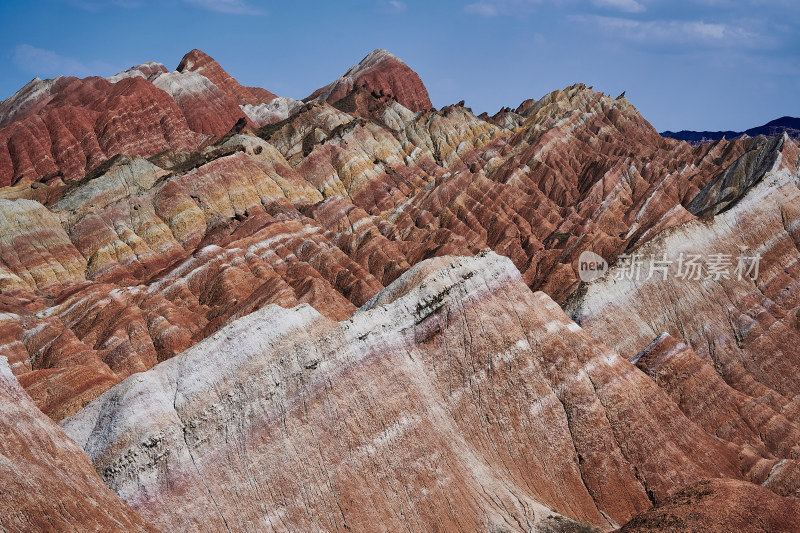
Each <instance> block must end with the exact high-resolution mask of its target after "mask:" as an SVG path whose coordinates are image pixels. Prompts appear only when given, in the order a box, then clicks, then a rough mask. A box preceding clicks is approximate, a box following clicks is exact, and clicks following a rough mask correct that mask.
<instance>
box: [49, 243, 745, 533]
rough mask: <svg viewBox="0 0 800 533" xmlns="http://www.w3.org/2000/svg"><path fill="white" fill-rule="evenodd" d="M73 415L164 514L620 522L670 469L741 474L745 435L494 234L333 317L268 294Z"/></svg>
mask: <svg viewBox="0 0 800 533" xmlns="http://www.w3.org/2000/svg"><path fill="white" fill-rule="evenodd" d="M210 390H213V391H215V392H214V394H213V396H209V393H208V391H210ZM101 418H102V420H103V421H102V422H100V419H101ZM63 427H64V428H65V429H66V431H67V432H68V434H69V435H71V436H72V437H73V438H74V439H75V440H76V442H78V443H79V444H81V445H82V446H83V447H84V449H86V450H87V453H89V455H90V457H91V458H92V459H93V460H94V463H95V467H96V468H97V470H98V472H99V473H100V474H101V475H102V476H103V478H104V479H105V481H106V482H107V483H108V484H109V486H111V487H112V488H113V489H114V490H115V491H116V492H117V493H118V494H120V495H121V496H122V497H123V498H124V499H126V501H128V502H129V503H130V504H131V505H132V506H133V507H134V509H136V510H138V511H139V512H140V513H141V514H142V515H143V516H144V517H146V518H147V519H149V520H151V521H152V522H153V523H154V524H157V525H158V526H159V527H162V528H163V529H165V530H177V529H178V528H180V527H181V525H182V524H183V525H184V526H183V527H185V524H186V523H187V521H188V523H192V524H196V525H197V526H198V527H199V526H200V524H219V525H221V527H224V526H222V524H225V523H228V524H229V526H230V525H231V524H233V526H234V527H235V528H236V529H239V530H246V529H248V527H250V526H248V524H251V523H252V524H259V525H261V526H262V527H268V528H269V527H271V528H274V529H282V528H284V527H286V526H281V522H279V521H278V520H277V518H278V517H283V523H286V522H289V523H291V524H292V525H293V527H300V528H317V527H322V526H323V525H324V524H327V526H326V527H332V526H333V527H337V528H338V527H344V524H348V525H349V527H352V528H355V529H359V530H360V529H364V528H367V527H368V525H369V524H380V523H385V522H384V521H385V520H386V517H387V516H395V517H396V518H397V520H401V522H403V523H406V522H407V523H408V524H409V526H413V527H416V528H423V529H431V528H434V527H435V525H436V524H438V523H441V522H442V521H444V523H445V524H447V526H448V527H450V528H457V527H461V528H467V529H475V528H480V527H482V526H485V525H491V524H499V523H502V522H504V521H507V520H513V521H515V522H516V521H519V522H522V523H529V524H531V525H537V524H540V523H541V522H542V520H544V519H545V518H547V517H549V516H550V515H552V514H555V513H553V512H551V511H550V509H551V508H552V509H556V510H558V511H559V512H561V513H564V514H566V515H567V516H570V517H571V518H574V519H577V520H580V521H582V522H590V523H592V524H594V525H598V526H602V527H605V528H606V529H608V528H610V527H611V526H613V525H614V524H618V523H624V522H626V521H627V520H628V519H630V518H631V517H632V516H634V515H635V514H636V513H637V512H639V511H642V510H645V509H646V508H648V507H649V506H650V500H649V499H648V494H650V495H651V497H653V498H656V499H658V500H660V499H663V498H664V497H666V495H667V494H669V493H670V491H671V488H672V486H673V484H674V483H676V482H680V483H687V484H688V483H692V482H694V481H696V480H700V479H704V478H707V477H732V478H735V477H738V476H739V471H738V468H737V464H736V463H737V460H736V454H735V452H734V451H733V450H732V449H729V448H728V447H727V446H725V445H724V444H723V443H721V442H719V441H716V440H714V439H713V438H712V437H711V436H710V435H709V434H708V433H706V432H705V431H703V430H702V429H701V428H700V427H698V426H697V425H695V424H693V423H692V422H691V421H689V420H688V419H687V418H686V417H685V416H683V415H682V413H681V412H680V410H679V409H678V408H677V407H676V406H675V404H674V403H672V402H671V401H670V400H669V399H668V397H667V395H666V394H665V393H664V392H662V391H661V390H660V389H659V388H658V386H657V385H656V384H655V383H654V382H653V381H651V380H650V379H648V378H647V376H646V375H645V374H643V373H641V372H636V371H635V368H634V367H633V366H632V365H631V364H630V363H628V362H627V361H626V360H624V359H623V358H621V357H619V356H618V355H617V354H615V353H613V352H611V351H610V350H609V349H607V348H606V347H605V346H603V345H602V344H601V343H599V342H598V341H597V340H595V339H594V338H592V337H591V336H590V335H588V334H587V333H585V332H583V331H582V330H581V329H580V328H579V327H577V326H576V325H575V324H574V323H572V322H571V321H570V320H569V319H568V318H567V317H566V315H564V313H563V311H562V310H561V309H560V308H559V307H558V305H556V304H555V303H554V302H553V301H552V300H551V299H550V298H548V297H547V296H546V295H544V294H543V293H535V294H534V293H532V292H531V291H530V290H529V289H528V287H526V286H525V284H524V283H523V281H522V278H521V276H520V274H519V272H518V271H517V270H516V268H515V267H514V266H513V264H512V263H511V261H510V260H508V259H507V258H504V257H500V256H497V255H495V254H493V253H488V254H483V256H482V257H479V258H475V259H472V258H439V259H432V260H428V261H425V262H423V263H420V264H419V265H417V266H415V267H414V268H412V269H411V270H409V271H408V272H407V273H406V274H404V275H403V276H401V277H400V278H399V279H398V280H396V281H395V282H394V283H393V284H392V285H390V286H389V287H388V288H387V289H385V290H384V291H382V292H380V293H378V295H377V296H376V297H375V298H374V299H373V300H372V301H370V303H369V304H368V305H367V306H365V307H363V308H362V309H361V310H360V311H359V312H358V313H356V314H355V315H354V316H353V317H352V318H351V319H349V320H346V321H344V322H340V323H338V324H337V323H335V322H332V321H330V320H328V319H325V318H324V317H322V316H321V315H320V314H319V313H318V312H316V311H314V310H313V309H312V308H311V307H309V306H301V307H296V308H294V309H290V310H284V309H280V308H277V307H268V308H265V309H262V310H261V311H258V312H256V313H253V314H250V315H248V316H247V317H245V318H242V319H240V320H238V321H236V322H234V323H232V324H231V325H230V326H228V327H226V328H223V329H222V330H220V331H218V332H217V333H215V334H213V335H212V336H211V337H210V338H208V339H206V340H205V341H203V342H201V343H200V344H198V345H196V346H195V347H194V348H192V349H190V350H188V351H186V352H184V353H183V354H181V355H180V356H178V357H176V358H174V359H172V360H170V361H169V362H167V363H165V364H164V365H160V366H158V367H157V368H155V369H153V370H151V371H149V372H146V373H144V374H139V375H137V376H133V377H131V378H129V379H128V380H126V381H125V382H123V383H121V384H120V385H118V386H116V387H114V388H113V389H111V390H110V391H108V392H107V393H106V394H104V395H103V396H101V397H100V398H98V400H96V401H95V402H93V403H92V404H90V405H89V406H87V408H85V409H84V410H82V411H81V412H79V413H78V414H76V415H75V416H74V417H72V418H70V419H69V420H67V421H65V422H64V423H63ZM645 427H646V428H648V430H647V431H645V432H642V431H641V428H645ZM633 428H638V429H633ZM498 442H502V443H504V445H503V446H502V447H498V445H497V443H498ZM620 442H622V443H624V444H619V443H620ZM668 443H669V444H668ZM236 450H243V452H242V453H239V452H237V451H236ZM301 450H304V451H301ZM306 452H309V453H306ZM130 458H134V459H133V460H131V459H130ZM290 465H292V466H290ZM504 465H505V466H504ZM637 476H638V477H637ZM255 479H258V480H259V483H258V485H254V484H253V483H252V480H255ZM679 480H680V481H679ZM534 481H535V483H534ZM445 485H446V486H447V489H446V490H443V491H437V490H436V489H437V487H440V488H442V487H443V486H445ZM381 487H383V488H381ZM412 489H413V490H412ZM306 493H307V494H314V495H315V496H314V498H313V500H311V501H308V502H305V503H304V501H303V497H302V494H306ZM368 494H373V496H372V497H371V498H368V497H367V495H368ZM481 494H483V495H485V496H488V497H486V498H484V497H480V496H479V495H481ZM181 502H184V503H186V502H192V503H191V504H181ZM256 502H259V503H258V504H257V503H256ZM337 502H338V503H337ZM365 502H367V503H365ZM178 508H179V509H178ZM456 508H457V509H459V511H458V513H455V512H454V511H453V510H452V509H456ZM172 509H176V510H175V511H172ZM401 509H403V513H401V512H400V510H401ZM604 513H605V516H604ZM386 526H387V529H392V528H394V527H396V523H395V524H394V526H393V527H392V528H388V526H389V524H386ZM253 527H254V528H256V526H253ZM379 528H381V527H380V526H379ZM381 529H383V528H381Z"/></svg>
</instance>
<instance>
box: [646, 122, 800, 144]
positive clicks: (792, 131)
mask: <svg viewBox="0 0 800 533" xmlns="http://www.w3.org/2000/svg"><path fill="white" fill-rule="evenodd" d="M784 133H786V134H788V135H789V136H790V137H792V138H793V139H795V140H798V139H800V118H797V117H790V116H783V117H780V118H777V119H775V120H771V121H769V122H767V123H766V124H764V125H762V126H756V127H754V128H750V129H747V130H745V131H730V130H728V131H693V130H681V131H664V132H661V135H663V136H664V137H670V138H672V139H678V140H681V141H688V142H690V143H695V144H704V143H709V142H713V141H716V140H719V139H722V138H726V139H739V138H743V137H744V136H747V137H757V136H759V135H765V136H768V137H774V136H776V135H783V134H784Z"/></svg>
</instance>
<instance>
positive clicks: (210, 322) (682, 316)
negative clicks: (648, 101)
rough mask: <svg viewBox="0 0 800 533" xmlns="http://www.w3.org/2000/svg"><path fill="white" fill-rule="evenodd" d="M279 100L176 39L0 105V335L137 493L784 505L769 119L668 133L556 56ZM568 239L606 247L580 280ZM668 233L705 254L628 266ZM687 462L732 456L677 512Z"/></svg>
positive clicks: (779, 186) (791, 437)
mask: <svg viewBox="0 0 800 533" xmlns="http://www.w3.org/2000/svg"><path fill="white" fill-rule="evenodd" d="M307 100H308V101H307V102H306V103H303V102H298V101H295V100H292V99H289V98H275V97H274V95H272V94H271V93H267V92H266V91H263V90H255V89H252V88H247V87H244V86H242V85H240V84H239V83H238V82H236V81H235V80H234V79H233V78H231V77H230V76H229V75H228V74H227V73H226V72H225V71H224V70H223V69H222V67H220V66H219V65H218V64H217V63H216V62H214V61H213V60H212V59H211V58H210V57H208V56H206V55H205V54H203V53H202V52H199V51H196V50H195V51H193V52H190V53H189V54H187V56H185V57H184V59H183V61H181V64H180V66H179V68H178V69H177V70H176V71H174V72H169V71H168V70H167V69H166V67H164V66H163V65H160V64H158V63H145V64H142V65H139V66H137V67H133V68H131V69H129V70H127V71H125V72H122V73H120V74H118V75H117V76H114V77H112V78H110V79H108V80H106V79H101V78H87V79H85V80H77V79H74V78H58V79H56V80H48V81H42V80H38V81H37V80H34V81H33V82H31V84H29V85H28V86H26V87H25V88H24V89H23V90H21V91H20V92H19V93H18V94H17V95H15V96H14V97H12V98H10V99H9V100H6V101H5V102H2V103H0V110H2V112H3V115H2V117H0V124H3V129H2V130H0V135H8V136H9V137H8V139H9V141H8V142H7V143H5V144H4V145H0V147H5V148H0V183H6V184H9V185H8V186H5V187H0V259H1V260H2V261H0V313H2V314H0V347H1V348H0V349H2V352H1V353H2V355H4V356H5V357H7V358H8V361H9V365H10V369H11V371H12V372H13V374H14V376H15V377H16V379H17V380H18V381H19V383H20V384H21V385H22V386H23V387H24V389H25V391H26V392H27V393H28V394H29V395H30V397H31V398H32V399H33V401H34V402H35V404H36V406H37V407H39V408H40V409H41V410H42V411H43V412H44V413H46V414H47V415H49V416H50V417H51V418H52V419H54V420H56V421H60V420H64V419H67V418H69V420H68V421H66V422H64V424H65V427H66V428H68V430H69V433H70V435H72V436H74V438H75V439H76V441H77V442H79V444H80V445H81V446H82V447H83V448H84V449H85V450H86V451H87V453H89V455H90V457H91V458H92V461H93V463H94V464H95V467H96V469H97V472H98V474H99V475H100V476H101V477H102V478H103V480H104V481H105V482H106V483H107V484H108V485H109V486H111V487H112V488H113V490H114V491H116V492H117V494H119V495H120V496H121V497H122V498H123V499H124V500H125V501H127V502H128V503H129V504H130V505H131V506H133V507H134V508H135V509H136V510H138V511H139V512H141V513H142V514H143V515H144V516H145V518H146V519H147V520H149V521H151V522H152V523H153V524H155V525H156V526H157V527H159V528H163V529H164V530H167V531H170V530H175V531H180V530H182V527H184V526H185V524H186V523H192V524H193V526H192V527H193V528H196V529H200V530H203V529H204V528H205V529H206V530H209V531H217V530H219V529H224V528H225V527H228V528H230V529H231V530H242V531H248V530H308V529H315V530H317V529H325V530H344V529H351V530H375V529H376V528H377V529H379V530H380V529H384V530H397V529H407V530H412V531H429V530H436V529H441V530H459V529H461V530H483V529H487V530H491V531H503V530H529V529H530V528H538V529H539V530H542V531H549V530H555V531H559V530H570V529H569V528H577V527H580V526H579V525H578V524H579V523H585V524H590V525H591V526H592V527H599V528H601V529H604V530H611V529H614V528H617V527H619V526H622V525H623V524H625V523H628V522H630V521H631V520H633V522H631V524H639V526H641V524H646V525H647V527H651V526H654V524H655V525H657V523H658V520H660V519H659V518H657V517H666V516H668V515H667V514H664V513H665V512H666V511H664V509H666V507H664V506H668V508H669V509H674V510H675V513H677V514H676V515H675V516H677V515H678V514H679V515H680V516H682V517H683V518H682V519H687V520H688V519H689V518H692V517H698V516H699V517H700V518H698V520H699V522H697V524H702V523H705V521H708V523H709V524H716V523H719V524H733V523H735V522H725V521H722V522H714V521H713V520H715V519H716V518H720V519H722V518H724V517H723V515H722V514H720V515H719V516H716V515H715V516H716V518H715V516H711V515H712V514H713V513H714V512H716V511H714V510H715V509H720V507H715V506H714V505H717V504H716V503H713V502H719V501H721V500H722V499H724V498H727V497H730V498H732V499H735V500H736V501H744V500H746V497H745V496H744V495H746V494H751V493H752V494H754V496H753V501H752V505H747V506H744V507H743V508H742V511H741V514H739V515H737V516H738V517H740V518H742V517H744V518H743V519H748V520H749V519H752V520H754V521H758V520H759V516H760V513H762V511H761V510H759V508H758V505H759V502H764V505H767V506H772V505H778V504H779V503H780V502H782V501H783V500H781V499H772V496H770V495H772V494H774V495H775V498H787V501H790V502H792V501H795V500H794V499H793V498H796V497H797V496H798V494H800V493H798V489H800V463H798V461H799V460H800V457H798V453H800V449H799V448H798V442H800V440H799V439H800V411H798V403H797V398H800V391H799V390H798V383H800V379H798V374H797V372H798V371H797V368H798V363H800V361H797V358H796V357H795V354H794V352H793V351H792V347H793V346H795V345H797V341H798V339H797V336H798V324H800V323H798V321H797V310H796V308H797V303H796V301H795V300H797V297H796V294H797V283H796V278H797V272H798V271H800V270H798V268H797V261H798V257H797V256H798V252H797V250H798V247H797V246H796V243H797V242H798V240H797V238H796V237H797V236H796V235H795V233H796V229H797V227H798V219H799V218H800V194H798V187H797V183H798V176H800V166H798V165H799V163H798V161H800V159H799V158H798V153H797V152H798V149H797V145H796V143H795V142H794V141H793V140H792V139H790V138H788V137H785V136H784V137H774V138H763V137H760V138H753V139H745V140H738V141H724V140H722V141H718V142H716V143H713V144H707V145H703V146H698V147H692V146H690V145H688V144H686V143H681V142H678V141H675V140H671V139H665V138H662V137H661V136H659V135H658V133H657V132H656V131H655V130H654V129H653V128H652V127H651V126H650V124H648V123H647V122H646V121H645V120H644V119H643V118H642V117H641V116H640V115H639V113H638V111H637V110H636V109H635V108H634V107H633V105H632V104H631V103H630V102H628V101H627V100H626V99H625V98H624V97H621V98H617V99H613V98H609V97H608V96H606V95H604V94H602V93H597V92H595V91H593V90H591V89H590V88H587V87H585V86H583V85H580V84H579V85H575V86H572V87H568V88H566V89H565V90H561V91H555V92H553V93H550V94H548V95H546V96H545V97H543V98H542V99H541V100H527V101H525V102H523V103H522V104H521V105H520V106H519V107H517V108H516V109H511V108H505V109H503V110H501V111H500V112H499V113H497V114H496V115H494V116H488V115H482V116H481V117H476V116H475V115H474V114H473V113H472V111H471V110H470V109H469V108H467V107H465V106H464V105H463V103H460V104H456V105H453V106H447V107H445V108H443V109H441V110H434V109H431V106H430V100H429V98H428V96H427V92H426V91H425V88H424V85H422V83H421V81H419V77H418V76H417V75H416V74H415V73H414V72H413V71H412V70H411V69H410V68H409V67H407V66H406V65H405V64H403V63H402V62H401V61H400V60H398V59H397V58H394V56H391V54H388V53H387V52H385V51H380V50H379V51H376V52H374V53H373V54H370V55H369V56H367V58H365V59H364V60H363V61H362V63H361V64H359V65H358V66H357V67H353V68H351V69H350V70H349V71H348V72H347V73H346V74H345V75H344V76H343V77H342V78H340V79H339V80H336V81H335V82H334V83H332V84H330V85H328V86H325V87H323V88H322V89H320V90H319V91H317V92H316V93H315V94H314V95H312V96H311V97H309V99H307ZM134 104H135V105H134ZM106 106H108V109H107V108H106ZM137 106H138V107H137ZM112 110H113V111H112ZM137 110H138V111H137ZM64 114H66V115H64ZM61 115H64V117H66V118H64V121H62V122H61V124H64V125H65V126H64V127H66V128H67V129H68V130H69V131H70V132H72V133H71V134H70V135H72V137H69V138H68V137H67V136H66V134H65V133H64V132H63V131H62V129H59V128H60V126H59V127H57V126H58V125H56V126H53V124H56V123H55V122H53V120H55V118H52V117H60V116H61ZM67 115H69V116H68V117H67ZM73 115H74V116H84V119H85V123H86V124H85V126H86V127H85V128H83V129H81V130H80V131H79V132H78V131H77V130H74V128H75V127H77V126H75V124H81V122H80V121H78V122H76V121H74V120H73V119H72V118H70V117H72V116H73ZM62 118H63V117H62ZM59 120H60V119H59ZM81 120H83V119H81ZM41 124H44V128H43V129H42V128H41V127H39V126H37V125H41ZM173 126H174V127H173ZM37 128H39V129H37ZM98 128H99V129H98ZM62 134H63V135H62ZM60 139H62V140H63V139H66V140H63V142H62V140H60ZM69 139H72V140H69ZM75 143H78V144H75ZM95 144H96V145H97V146H98V147H99V148H97V149H96V148H95ZM59 147H63V148H64V150H61V148H59ZM4 149H7V151H6V152H4V151H3V150H4ZM4 154H5V155H4ZM3 165H6V166H3ZM487 250H492V252H490V251H487ZM586 250H591V251H593V252H595V253H597V254H599V255H601V256H602V257H604V258H605V259H607V260H608V261H609V262H610V263H611V264H612V268H611V270H610V271H609V273H608V274H607V275H606V276H605V277H604V278H602V279H599V280H596V281H594V282H592V283H588V284H587V283H583V282H581V281H580V278H579V271H580V265H579V256H580V254H581V253H582V252H583V251H586ZM681 253H683V254H684V257H687V256H688V254H690V253H702V254H705V255H706V256H708V255H709V254H716V255H717V256H719V257H720V258H722V257H724V258H727V260H728V261H730V262H731V265H730V275H729V276H728V277H727V278H724V277H714V276H708V272H707V271H703V272H702V273H701V274H702V275H701V276H700V277H699V278H698V279H694V278H692V279H677V278H675V276H674V275H671V276H668V277H667V278H666V279H663V278H662V277H661V276H660V275H656V276H649V277H648V276H647V273H648V271H649V267H650V265H651V263H652V262H653V258H659V259H664V258H665V257H664V256H665V254H666V259H668V260H671V261H673V263H674V265H673V268H677V262H678V260H679V259H678V258H679V257H680V255H681ZM476 254H477V255H478V257H477V258H473V256H476ZM495 254H499V255H495ZM632 255H636V257H637V258H641V261H640V260H639V259H637V263H636V264H638V265H639V266H638V268H639V269H640V271H641V272H643V273H644V274H645V275H644V276H643V277H641V278H640V279H630V276H626V275H624V274H625V269H626V268H628V267H627V266H626V265H627V264H628V263H626V261H628V262H630V258H631V256H632ZM501 256H502V257H501ZM651 256H652V257H651ZM754 256H758V257H760V258H761V261H760V272H759V273H758V276H756V277H755V278H753V277H752V271H751V272H747V273H746V272H741V274H744V275H742V276H740V275H738V274H737V273H736V272H735V271H734V270H733V268H734V267H735V266H736V262H737V261H738V259H739V258H740V257H754ZM639 262H640V263H641V264H639ZM617 278H619V279H617ZM706 278H708V279H706ZM532 291H533V292H532ZM560 306H564V308H566V310H567V311H568V313H569V316H571V317H572V318H573V319H574V320H575V321H576V323H573V322H572V321H571V320H570V319H569V318H567V316H566V315H565V314H564V312H562V311H561V307H560ZM578 324H579V325H578ZM259 328H260V329H259ZM154 367H155V368H154ZM109 389H111V390H109ZM210 391H213V392H210ZM92 400H95V401H94V402H93V403H89V402H92ZM87 404H88V405H87ZM70 417H71V418H70ZM387 450H388V451H387ZM709 479H723V480H733V481H731V483H732V484H731V483H728V482H727V481H726V482H724V483H722V484H718V485H714V487H713V490H712V489H708V494H710V496H708V497H706V496H705V495H704V496H703V498H701V500H702V501H701V504H702V505H701V507H700V508H702V509H705V510H703V512H702V513H701V514H698V515H691V516H689V515H690V514H691V512H690V511H684V510H683V509H684V507H682V506H684V505H685V502H684V500H680V501H679V500H675V499H674V498H676V497H677V496H676V495H677V494H678V493H679V492H680V491H681V490H684V489H685V490H689V489H690V488H691V487H693V486H698V485H697V484H698V483H704V482H706V480H709ZM204 480H206V481H207V483H206V484H204ZM714 483H716V482H714ZM751 484H756V485H762V486H763V488H764V490H767V491H769V494H770V495H767V496H764V493H763V492H759V491H757V490H755V489H754V487H753V486H752V485H751ZM412 488H413V489H412ZM698 490H700V491H701V492H703V493H704V494H705V492H706V489H698ZM693 498H694V497H693ZM690 500H691V501H695V500H696V498H695V499H691V498H690ZM697 501H700V500H697ZM365 502H366V503H365ZM681 502H684V503H681ZM703 502H711V503H709V504H708V505H706V504H705V503H703ZM776 502H777V503H776ZM712 503H713V505H712ZM653 505H656V506H657V507H656V508H655V509H653V510H651V511H648V509H650V508H651V507H652V506H653ZM703 506H705V507H703ZM669 512H672V511H669ZM642 513H651V514H642ZM652 513H655V514H652ZM659 513H660V514H659ZM687 513H688V514H687ZM703 513H705V514H703ZM654 516H655V517H656V518H653V517H654ZM670 516H671V515H670ZM786 516H791V514H789V515H786ZM637 517H639V518H641V520H639V518H637ZM729 518H731V519H733V518H732V517H729ZM776 519H777V518H776ZM636 520H639V522H637V521H636ZM665 520H666V519H665ZM670 520H672V519H671V518H670ZM781 520H783V519H781ZM688 523H689V522H687V524H688ZM780 523H784V522H780V521H778V522H775V524H780ZM375 524H377V525H375ZM397 524H401V525H400V526H398V525H397ZM639 526H637V527H639ZM631 527H633V526H631ZM641 527H644V526H641ZM687 527H688V526H687ZM692 527H695V526H692ZM697 527H698V528H699V527H701V526H700V525H697ZM720 527H721V526H720ZM776 527H777V526H776ZM548 528H549V529H548ZM559 528H561V529H559Z"/></svg>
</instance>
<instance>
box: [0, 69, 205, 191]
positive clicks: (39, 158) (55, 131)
mask: <svg viewBox="0 0 800 533" xmlns="http://www.w3.org/2000/svg"><path fill="white" fill-rule="evenodd" d="M50 91H52V92H53V94H51V95H50V96H49V97H48V100H47V103H46V105H44V106H43V107H41V109H38V111H37V108H38V107H39V106H38V105H37V106H34V107H33V108H31V109H29V110H28V111H27V112H26V113H25V118H21V117H20V118H18V119H17V121H16V122H13V123H11V124H9V125H8V126H6V127H5V128H3V129H0V186H3V185H10V184H12V183H16V182H17V181H19V180H21V179H23V178H25V179H28V180H32V181H37V180H40V179H44V180H45V181H48V180H51V179H53V180H61V179H64V180H68V179H74V178H77V177H80V176H83V175H84V174H86V173H87V172H88V171H89V170H91V169H93V168H95V167H97V166H99V165H100V164H101V163H102V162H103V161H105V160H106V159H108V158H109V157H111V156H113V155H116V154H121V153H123V154H128V155H151V154H154V153H157V152H160V151H163V150H166V149H168V148H178V149H181V150H186V151H192V150H195V149H196V148H197V146H198V144H199V143H200V141H201V140H202V136H200V135H199V134H198V133H195V132H193V131H192V130H191V129H190V128H189V125H188V124H187V122H186V118H185V117H184V115H183V113H182V112H181V110H180V108H179V107H178V105H177V104H176V103H175V101H174V100H173V99H172V98H170V97H169V95H168V94H166V93H165V92H164V91H161V90H159V89H157V88H156V87H155V86H153V85H152V84H151V83H149V82H148V81H146V80H144V79H143V78H141V77H132V78H126V79H123V80H120V81H119V82H117V83H110V82H109V81H107V80H105V79H103V78H86V79H83V80H79V79H76V78H60V79H59V80H57V81H56V83H55V84H54V85H53V87H51V88H50ZM34 111H36V112H35V114H34Z"/></svg>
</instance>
